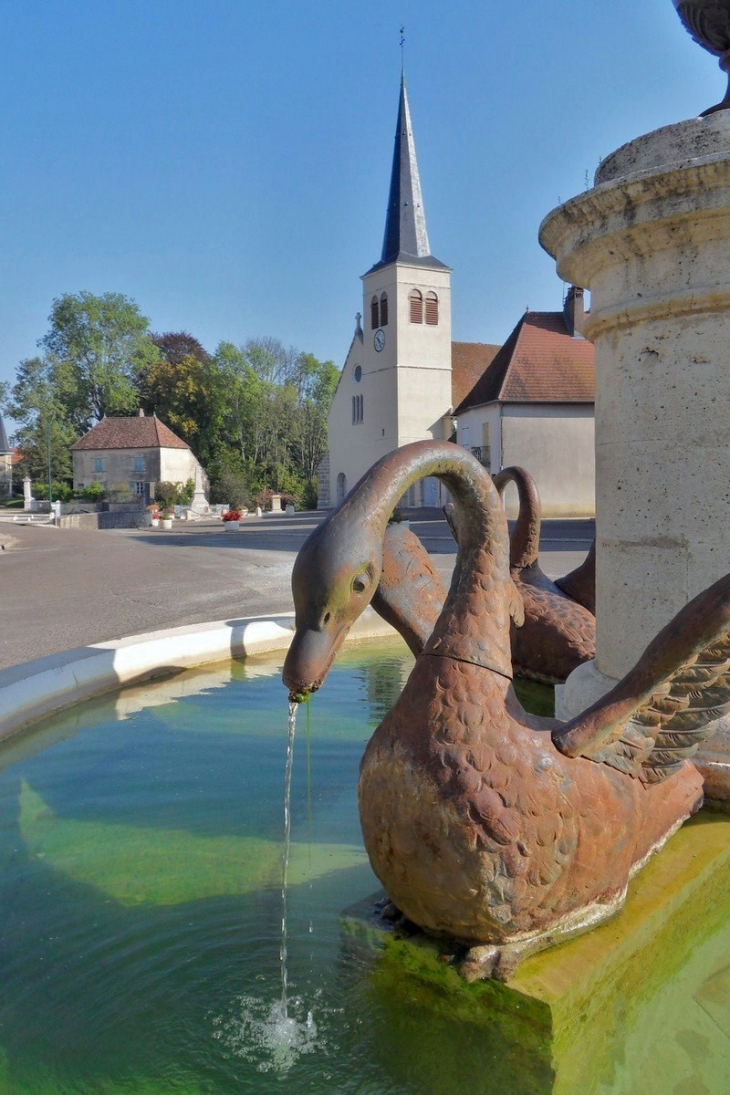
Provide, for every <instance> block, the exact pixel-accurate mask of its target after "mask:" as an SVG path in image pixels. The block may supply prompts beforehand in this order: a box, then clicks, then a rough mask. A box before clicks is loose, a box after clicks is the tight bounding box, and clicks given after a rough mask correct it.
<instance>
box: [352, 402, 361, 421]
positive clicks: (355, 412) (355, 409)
mask: <svg viewBox="0 0 730 1095" xmlns="http://www.w3.org/2000/svg"><path fill="white" fill-rule="evenodd" d="M362 418H363V398H362V396H361V395H353V397H352V424H353V426H359V425H360V423H361V422H362Z"/></svg>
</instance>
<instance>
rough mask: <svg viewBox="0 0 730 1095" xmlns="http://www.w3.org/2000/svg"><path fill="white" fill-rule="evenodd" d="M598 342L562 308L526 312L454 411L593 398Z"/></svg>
mask: <svg viewBox="0 0 730 1095" xmlns="http://www.w3.org/2000/svg"><path fill="white" fill-rule="evenodd" d="M595 397H596V384H595V368H594V356H593V346H592V344H591V343H590V342H587V341H586V340H585V339H583V338H574V337H573V336H572V335H571V334H569V332H568V328H567V326H566V323H565V318H564V316H563V313H562V312H525V314H524V316H522V318H521V319H520V321H519V323H518V324H517V326H516V327H515V329H514V331H513V332H512V334H511V335H510V336H509V338H508V339H507V341H506V342H505V344H504V346H503V347H502V349H501V350H500V351H499V353H497V354H496V355H495V357H494V358H493V360H492V361H491V363H490V364H489V365H488V367H487V368H486V369H485V370H484V372H483V373H482V375H481V376H480V377H479V379H478V380H477V381H476V383H475V384H474V386H473V387H472V389H471V390H470V391H469V392H468V393H467V394H466V396H464V398H463V399H462V400H461V402H460V403H457V404H456V405H455V411H454V414H461V413H462V412H463V411H467V410H469V409H470V408H471V407H479V406H481V405H482V404H484V403H495V402H500V403H593V402H594V400H595Z"/></svg>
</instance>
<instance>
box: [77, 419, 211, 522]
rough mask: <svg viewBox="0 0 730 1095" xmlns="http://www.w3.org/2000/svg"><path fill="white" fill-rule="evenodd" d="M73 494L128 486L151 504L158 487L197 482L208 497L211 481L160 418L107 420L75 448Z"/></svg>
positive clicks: (184, 445)
mask: <svg viewBox="0 0 730 1095" xmlns="http://www.w3.org/2000/svg"><path fill="white" fill-rule="evenodd" d="M71 453H72V456H73V477H74V490H77V489H80V488H82V487H88V486H89V485H90V484H91V483H101V484H102V486H104V487H105V488H106V489H109V488H110V487H113V486H114V485H116V484H124V485H125V486H127V487H128V488H129V489H130V490H131V491H132V492H133V493H134V494H136V495H137V496H139V497H143V498H145V500H147V501H149V500H150V499H151V498H154V492H155V484H156V483H159V482H170V483H183V484H185V483H186V482H187V481H188V479H192V480H193V481H194V482H195V483H196V486H197V485H198V484H202V488H203V490H204V491H205V492H206V493H207V488H208V477H207V475H206V474H205V472H204V470H203V468H202V467H201V465H200V464H199V463H198V461H197V460H196V458H195V456H194V455H193V453H192V450H191V448H190V446H189V445H187V444H186V443H185V441H183V440H182V439H181V438H180V437H178V436H177V434H175V433H173V432H172V430H171V429H169V427H168V426H166V425H165V424H164V422H161V421H160V419H159V418H157V417H156V416H155V415H152V416H151V417H147V416H146V415H145V414H144V411H140V412H139V414H138V415H136V416H135V417H133V418H112V417H109V418H106V417H105V418H102V420H101V422H98V423H97V425H96V426H94V427H93V429H91V430H89V432H88V433H85V434H84V436H83V437H81V438H79V440H78V441H76V442H75V443H74V444H73V445H72V446H71Z"/></svg>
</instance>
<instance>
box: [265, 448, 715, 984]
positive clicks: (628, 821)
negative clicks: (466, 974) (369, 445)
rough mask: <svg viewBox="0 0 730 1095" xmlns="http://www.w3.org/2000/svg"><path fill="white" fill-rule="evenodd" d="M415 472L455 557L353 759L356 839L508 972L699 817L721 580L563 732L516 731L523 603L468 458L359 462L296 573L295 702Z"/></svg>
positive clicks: (362, 596)
mask: <svg viewBox="0 0 730 1095" xmlns="http://www.w3.org/2000/svg"><path fill="white" fill-rule="evenodd" d="M426 475H436V476H438V477H439V478H441V479H442V480H443V481H444V482H445V484H446V486H447V487H448V489H449V491H450V492H451V494H452V497H454V499H455V503H456V506H457V509H458V511H459V514H460V518H459V531H460V551H459V558H458V560H457V565H456V569H455V571H454V577H453V580H452V584H451V588H450V590H449V593H448V596H447V599H446V603H445V605H444V609H443V611H442V613H441V615H440V616H439V619H438V621H437V623H436V625H435V628H434V629H433V633H432V634H431V635H430V637H429V638H428V641H427V642H426V645H425V647H424V649H423V651H422V652H421V653H420V654H419V656H418V657H417V659H416V663H415V666H414V669H413V671H412V673H411V676H410V677H409V680H408V682H407V683H406V686H405V688H404V689H403V692H402V693H401V696H400V697H399V699H398V700H397V702H396V704H395V705H394V707H393V708H392V709H391V711H390V712H389V713H388V715H386V717H385V719H384V720H383V722H382V723H381V724H380V726H379V727H378V728H377V730H376V731H375V733H374V734H373V736H372V738H371V739H370V742H369V743H368V745H367V748H366V750H365V754H364V756H363V759H362V763H361V772H360V783H359V807H360V818H361V824H362V830H363V837H364V841H365V847H366V849H367V852H368V855H369V857H370V862H371V864H372V867H373V869H374V871H375V873H376V875H377V876H378V878H379V879H380V881H381V882H382V884H383V885H384V887H385V889H386V890H387V892H388V894H389V896H390V898H391V900H392V901H393V902H394V903H395V905H396V906H397V907H398V909H400V910H401V911H402V913H403V914H404V915H405V916H406V917H408V918H409V919H410V920H412V921H413V922H414V923H415V924H417V925H418V926H419V927H421V928H423V929H424V930H426V931H428V932H431V933H435V934H437V935H446V936H449V937H451V938H454V939H457V940H461V941H463V942H464V943H467V944H470V945H472V946H473V950H472V952H471V953H472V958H471V959H470V961H471V962H472V964H473V965H474V966H475V968H478V975H492V976H498V977H506V976H507V975H508V974H509V972H510V970H511V969H512V968H513V966H514V964H515V963H516V962H517V961H519V959H520V958H521V957H522V956H524V954H526V953H529V952H530V951H531V950H535V949H539V948H540V947H542V946H546V945H548V943H550V942H554V941H555V940H556V939H558V938H560V937H562V936H564V935H566V934H570V933H572V932H575V931H578V930H585V928H586V927H588V926H590V925H591V924H593V923H596V922H597V921H598V920H600V919H603V918H605V917H606V916H609V915H612V914H613V913H614V912H615V911H616V910H617V909H618V908H619V907H620V906H621V904H622V902H623V900H624V898H625V893H626V887H627V884H628V881H629V878H630V877H631V875H632V874H633V873H634V872H635V871H636V870H638V869H639V868H640V867H641V866H642V865H643V863H644V862H645V861H646V860H647V858H648V857H649V856H650V855H651V854H652V853H653V852H655V851H656V850H657V849H658V848H660V847H661V845H662V844H663V843H664V842H665V841H666V840H667V839H668V837H669V836H670V835H671V834H672V833H673V832H674V831H675V830H676V828H677V827H678V826H679V825H681V823H682V821H684V820H685V818H687V817H688V816H689V815H690V814H692V813H693V812H694V811H695V810H697V809H698V808H699V806H700V805H701V803H702V780H701V777H700V775H699V773H698V772H697V771H696V769H695V768H694V766H693V765H691V764H689V763H688V762H687V760H686V758H687V757H688V756H689V755H691V753H692V752H693V751H694V749H695V748H696V746H697V744H698V743H699V741H700V740H701V737H702V732H703V731H702V729H701V727H702V726H703V725H704V724H705V723H706V722H707V721H708V720H710V719H713V718H716V717H717V715H718V713H719V712H720V711H721V710H724V706H725V705H726V703H727V701H728V699H730V684H729V683H728V675H729V670H730V576H729V577H727V578H725V579H723V580H722V581H721V582H719V583H716V585H715V586H713V587H711V588H710V590H708V591H706V592H705V593H704V594H702V595H701V596H700V598H697V599H696V601H695V602H691V603H690V605H688V606H686V608H685V609H683V610H682V611H681V612H680V613H679V614H678V616H677V617H675V620H674V621H672V623H671V624H670V625H669V626H668V628H665V629H664V631H663V632H661V633H660V635H659V636H658V637H657V639H655V640H654V642H653V643H652V644H651V645H650V647H649V648H648V649H647V651H646V653H645V655H644V656H643V657H642V658H641V659H640V661H639V662H638V663H637V666H636V667H635V669H634V670H632V671H631V672H630V673H629V674H627V676H626V677H625V678H624V680H623V681H622V682H620V683H619V685H617V687H616V688H615V689H614V690H613V692H611V693H609V694H608V695H607V696H606V697H604V698H603V699H602V700H601V701H600V702H599V703H597V704H596V705H594V707H592V708H591V709H590V710H589V711H588V712H585V713H584V714H583V715H582V716H579V718H577V719H574V720H572V722H570V723H568V724H562V723H559V722H557V721H556V720H553V719H540V720H536V719H534V718H530V717H528V716H525V715H524V712H522V711H521V709H520V708H519V706H517V707H515V705H514V704H513V703H512V702H511V700H510V684H511V677H512V660H511V653H510V617H511V616H516V617H517V618H519V616H520V614H521V603H520V600H521V599H520V596H519V593H518V591H517V589H516V586H515V583H514V581H513V579H512V576H511V574H510V566H509V541H508V536H507V526H506V520H505V517H504V511H503V508H502V505H501V502H500V499H499V495H498V493H497V491H496V489H495V488H494V486H493V484H492V482H491V480H490V478H489V476H488V475H487V474H486V473H485V472H484V470H483V469H482V468H481V466H480V465H479V464H478V462H477V461H476V460H474V458H473V457H472V456H471V455H470V454H469V453H467V452H465V451H463V450H460V449H458V448H457V447H456V446H453V445H449V444H448V443H440V442H417V443H415V444H413V445H408V446H405V447H404V448H402V449H400V450H398V451H396V452H395V453H391V454H389V455H388V456H386V457H385V458H383V459H382V460H381V461H380V462H379V463H378V464H376V465H375V466H374V468H372V469H371V471H370V472H368V473H367V475H366V476H364V477H363V479H362V480H361V481H360V483H359V484H358V485H357V486H356V487H355V488H354V489H353V491H352V492H351V494H350V495H349V496H348V498H347V499H346V500H345V502H344V503H343V504H342V506H341V507H340V508H339V509H338V510H337V511H335V512H334V513H333V514H332V515H331V516H330V517H329V518H328V519H327V520H326V521H325V522H323V524H322V525H320V526H319V527H318V528H317V529H316V530H315V531H314V533H313V534H312V536H311V537H310V539H309V540H308V541H307V543H306V544H305V545H304V547H303V548H302V550H301V552H300V554H299V556H298V558H297V561H296V563H295V567H294V572H293V583H292V584H293V592H294V600H295V607H296V631H295V636H294V639H293V642H292V645H291V647H290V650H289V653H288V655H287V659H286V663H285V666H284V682H285V684H286V685H287V686H288V687H289V689H290V694H291V695H292V696H293V697H294V698H303V695H305V694H307V693H309V692H311V691H314V690H315V689H316V688H318V687H319V686H320V685H321V684H322V682H323V681H324V679H325V677H326V674H327V671H328V669H329V666H330V665H331V662H332V660H333V658H334V656H335V654H336V651H337V649H339V646H340V644H341V642H342V640H343V639H344V635H345V634H346V631H347V628H348V627H349V625H350V624H351V623H352V622H353V620H354V619H355V618H356V617H357V616H358V615H359V613H360V612H361V611H362V610H363V608H364V607H365V606H366V604H367V603H369V601H370V600H371V599H372V597H373V595H374V594H375V590H376V589H377V586H378V583H379V581H380V576H381V571H382V551H383V548H382V545H383V537H384V534H385V526H386V522H387V519H388V516H389V514H390V512H391V510H392V508H393V506H394V505H395V503H396V501H397V500H398V498H399V497H400V495H401V494H402V492H403V491H404V490H405V489H406V488H407V487H408V486H409V485H410V483H412V482H414V481H415V480H416V479H418V478H421V477H422V476H426ZM698 682H701V683H702V684H703V685H704V687H705V690H706V691H705V692H699V691H698Z"/></svg>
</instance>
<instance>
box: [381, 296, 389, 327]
mask: <svg viewBox="0 0 730 1095" xmlns="http://www.w3.org/2000/svg"><path fill="white" fill-rule="evenodd" d="M380 326H381V327H387V326H388V294H387V293H381V294H380Z"/></svg>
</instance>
